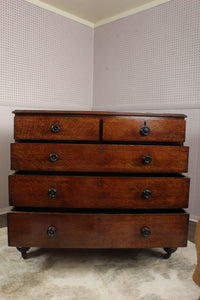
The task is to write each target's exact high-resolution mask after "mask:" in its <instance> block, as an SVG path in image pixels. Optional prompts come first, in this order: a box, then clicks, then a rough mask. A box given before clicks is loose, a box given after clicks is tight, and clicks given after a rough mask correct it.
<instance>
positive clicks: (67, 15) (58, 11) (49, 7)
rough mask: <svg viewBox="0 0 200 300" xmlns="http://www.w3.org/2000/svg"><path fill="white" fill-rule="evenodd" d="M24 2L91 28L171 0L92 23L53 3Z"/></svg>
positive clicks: (155, 2) (148, 4) (146, 5)
mask: <svg viewBox="0 0 200 300" xmlns="http://www.w3.org/2000/svg"><path fill="white" fill-rule="evenodd" d="M25 1H26V2H29V3H31V4H34V5H36V6H39V7H41V8H44V9H46V10H49V11H52V12H54V13H56V14H58V15H61V16H63V17H65V18H68V19H71V20H73V21H75V22H78V23H81V24H83V25H86V26H89V27H91V28H97V27H99V26H102V25H105V24H107V23H111V22H114V21H117V20H119V19H122V18H125V17H128V16H131V15H134V14H136V13H138V12H141V11H144V10H147V9H150V8H153V7H155V6H158V5H161V4H164V3H166V2H169V1H172V0H153V1H151V2H149V3H147V4H144V5H141V6H139V7H136V8H133V9H130V10H127V11H125V12H123V13H120V14H116V15H114V16H112V17H110V18H106V19H102V20H100V21H98V22H96V23H93V22H89V21H88V20H85V19H83V18H79V17H77V16H75V15H73V14H71V13H68V12H65V11H63V10H61V9H59V8H56V7H54V6H53V5H50V4H47V3H44V2H42V1H40V0H25Z"/></svg>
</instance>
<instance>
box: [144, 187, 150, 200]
mask: <svg viewBox="0 0 200 300" xmlns="http://www.w3.org/2000/svg"><path fill="white" fill-rule="evenodd" d="M142 195H143V197H144V198H145V199H149V198H151V196H152V191H151V190H149V189H145V190H144V191H143V193H142Z"/></svg>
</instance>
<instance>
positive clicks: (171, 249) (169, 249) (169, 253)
mask: <svg viewBox="0 0 200 300" xmlns="http://www.w3.org/2000/svg"><path fill="white" fill-rule="evenodd" d="M164 250H165V251H166V252H167V253H165V254H164V255H163V258H165V259H168V258H170V256H171V255H172V253H174V252H175V251H176V250H177V248H164Z"/></svg>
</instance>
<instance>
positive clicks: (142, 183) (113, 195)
mask: <svg viewBox="0 0 200 300" xmlns="http://www.w3.org/2000/svg"><path fill="white" fill-rule="evenodd" d="M189 182H190V180H189V178H187V177H130V176H129V177H127V176H126V177H121V176H120V177H113V176H111V177H110V176H109V177H105V176H66V175H63V176H55V175H51V176H50V175H11V176H9V187H10V189H9V195H10V205H12V206H25V207H26V206H27V207H63V208H132V209H149V208H157V209H159V208H165V209H167V208H182V207H185V208H186V207H187V206H188V197H189ZM52 188H53V189H55V190H56V195H53V197H49V195H48V191H49V190H50V189H52ZM146 189H150V190H151V192H152V196H151V197H150V198H149V199H145V197H144V196H143V191H144V190H146Z"/></svg>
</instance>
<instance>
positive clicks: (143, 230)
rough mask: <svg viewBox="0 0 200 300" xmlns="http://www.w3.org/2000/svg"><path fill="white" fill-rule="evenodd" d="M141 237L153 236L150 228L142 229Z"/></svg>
mask: <svg viewBox="0 0 200 300" xmlns="http://www.w3.org/2000/svg"><path fill="white" fill-rule="evenodd" d="M141 235H142V236H143V237H145V238H146V237H149V236H150V235H151V230H150V229H149V228H148V227H142V229H141Z"/></svg>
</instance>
